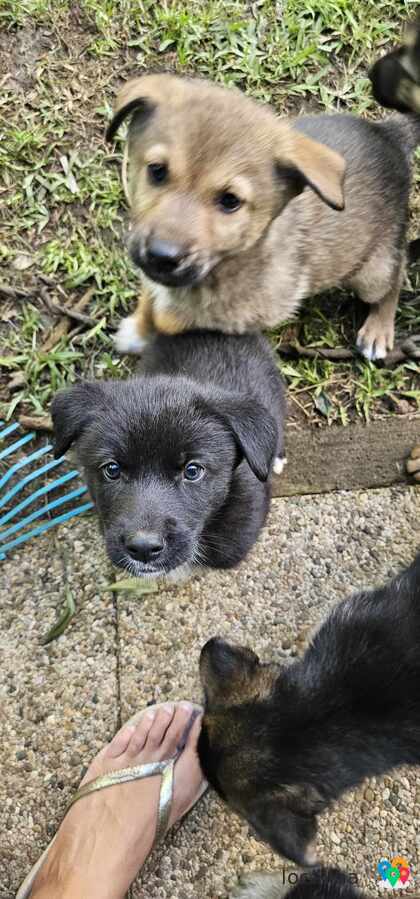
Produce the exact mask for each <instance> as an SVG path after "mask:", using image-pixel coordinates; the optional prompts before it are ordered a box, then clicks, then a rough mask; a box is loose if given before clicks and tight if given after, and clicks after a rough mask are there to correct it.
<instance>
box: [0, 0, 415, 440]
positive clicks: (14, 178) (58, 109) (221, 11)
mask: <svg viewBox="0 0 420 899" xmlns="http://www.w3.org/2000/svg"><path fill="white" fill-rule="evenodd" d="M414 12H415V4H414V2H411V0H378V2H376V0H305V2H304V3H302V2H301V0H278V2H276V0H254V2H247V0H226V2H223V0H193V2H192V3H191V4H189V5H187V4H185V3H184V0H162V2H161V3H156V2H155V0H79V2H78V3H72V2H70V0H3V2H2V4H1V6H0V29H2V34H1V35H0V50H1V53H0V80H1V81H2V93H1V96H0V172H1V182H0V204H1V207H0V216H1V219H0V229H1V230H0V281H1V282H3V283H6V284H7V285H10V284H13V285H15V286H16V287H18V288H19V287H20V288H21V289H24V290H25V291H26V292H27V297H26V298H22V297H20V298H18V299H17V300H16V301H14V300H13V299H9V298H7V297H6V299H5V301H4V302H3V305H2V308H1V309H0V341H1V343H2V348H1V350H0V408H1V413H2V414H3V416H4V415H5V416H6V417H7V416H10V415H11V414H13V412H14V411H15V410H17V411H19V410H22V411H23V410H24V409H28V410H35V411H36V412H41V411H42V410H45V409H46V407H47V406H48V404H49V402H50V400H51V397H52V394H53V392H54V391H55V389H56V388H57V387H60V386H62V385H63V384H65V383H67V382H70V381H72V380H74V379H75V378H77V377H80V376H81V375H87V376H90V377H92V376H103V377H108V376H109V377H115V376H118V375H121V376H125V375H126V373H127V371H129V370H130V364H129V363H127V361H126V360H121V359H119V358H118V357H117V356H116V354H115V353H114V351H113V345H112V329H113V328H114V327H115V326H116V324H117V323H118V320H119V318H120V317H121V316H122V315H124V314H125V313H126V311H127V310H128V309H130V308H131V307H132V305H133V304H134V302H135V294H136V292H137V284H138V281H137V276H136V275H135V273H134V272H133V270H132V268H131V266H130V264H129V262H128V259H127V256H126V253H125V251H124V232H125V229H126V210H125V208H124V203H123V198H122V191H121V187H120V177H119V165H120V159H121V153H120V151H117V152H111V151H110V150H109V148H108V147H106V146H105V143H104V138H103V135H104V130H105V124H106V121H107V120H108V119H109V116H110V114H111V105H112V100H113V96H114V94H115V90H116V88H117V86H118V84H119V83H120V81H121V79H124V78H128V77H130V76H131V75H133V74H134V73H136V72H137V73H138V72H141V71H145V70H151V69H153V70H156V69H163V70H168V69H170V70H172V71H176V72H189V73H194V72H196V73H198V74H200V75H202V76H206V77H208V78H211V79H214V80H216V81H219V82H222V83H225V84H227V85H229V84H235V85H237V86H238V87H240V88H241V89H243V90H245V91H246V92H248V93H250V94H251V95H253V96H255V97H257V98H259V99H261V100H265V101H269V102H271V103H273V104H274V106H275V107H276V109H278V111H279V112H280V113H290V112H291V113H293V114H295V113H297V112H299V111H301V110H304V109H312V110H317V109H321V108H322V109H325V108H326V109H336V110H337V109H338V110H342V111H344V110H349V111H352V112H358V113H362V114H365V115H374V116H375V115H378V110H377V109H376V108H375V105H374V103H373V102H372V100H371V96H370V89H369V84H368V81H367V77H366V75H367V69H368V66H369V65H370V63H371V61H372V59H373V58H374V57H376V56H377V54H378V52H381V51H382V50H383V49H384V48H385V47H387V46H388V45H390V44H392V42H393V41H395V39H396V37H397V36H398V34H399V33H400V31H401V25H402V23H403V22H404V21H405V20H406V19H407V18H409V17H410V16H411V15H412V14H413V13H414ZM415 177H416V180H418V179H419V175H418V173H417V174H416V176H415ZM419 219H420V200H419V195H418V192H417V194H415V195H414V197H413V230H414V233H415V232H416V230H418V221H419ZM45 277H47V279H49V280H48V283H47V285H46V284H45V280H44V281H43V280H42V278H45ZM92 286H93V287H94V288H95V290H94V293H93V296H92V298H91V300H90V303H89V307H88V309H86V310H85V312H87V313H88V315H89V316H90V318H92V319H94V323H93V324H92V325H89V326H87V327H83V326H79V327H77V326H75V324H74V323H72V327H71V328H70V330H69V332H68V334H66V335H65V336H63V337H61V338H60V340H59V341H58V342H57V344H56V345H55V346H54V347H53V349H52V350H50V351H49V352H45V351H44V350H43V344H44V343H45V340H46V338H47V337H48V336H49V335H50V333H51V329H52V328H53V327H54V326H55V325H56V323H57V319H56V318H55V317H54V316H53V315H52V314H51V308H50V307H48V304H47V305H46V304H45V302H44V301H43V292H42V290H41V288H43V290H44V293H45V290H46V291H47V293H48V296H49V298H50V300H51V301H52V302H59V303H61V304H66V303H67V304H68V305H73V304H74V303H75V302H77V301H78V300H79V299H80V297H81V295H82V294H83V293H84V291H86V289H87V288H90V287H92ZM419 287H420V284H419V283H418V275H415V274H413V273H412V274H411V282H410V284H409V285H408V286H407V290H406V293H405V296H404V300H403V302H402V303H401V306H400V310H399V314H398V330H399V333H400V334H409V333H418V332H420V305H419V303H418V302H416V296H417V292H418V289H419ZM347 299H348V298H347ZM347 299H344V298H343V300H341V298H338V299H337V297H335V299H334V300H333V301H332V300H331V299H329V298H328V297H327V298H325V299H324V298H319V297H317V298H315V299H314V300H312V301H310V302H309V303H306V304H305V307H304V309H303V310H302V314H301V315H300V317H299V319H298V320H297V322H295V323H292V324H290V323H288V324H286V325H284V326H282V328H279V329H277V331H276V332H275V333H274V334H273V340H274V341H275V342H278V340H279V337H282V338H283V339H285V340H289V341H292V340H293V339H296V338H298V339H299V342H300V343H301V344H303V345H306V346H311V347H327V348H330V349H331V348H332V349H333V348H336V347H339V346H347V345H349V343H350V344H351V342H352V341H353V340H354V335H355V331H356V328H357V325H358V324H359V323H360V322H359V321H358V317H359V319H360V314H359V312H358V311H357V310H356V307H355V305H354V304H353V303H352V302H348V301H347ZM279 364H280V365H281V367H282V368H283V371H284V373H285V376H286V378H287V380H288V382H289V386H290V395H291V407H292V409H295V410H296V414H298V415H299V416H302V417H304V418H309V419H311V420H313V421H316V422H318V423H321V424H322V423H325V422H328V423H330V422H333V421H337V422H341V423H343V424H345V423H347V421H348V420H350V419H351V418H352V417H354V416H355V415H362V416H364V417H365V418H366V417H368V416H370V415H375V414H389V405H390V399H391V400H392V401H393V402H394V404H395V405H396V407H397V406H398V402H400V403H404V402H405V403H406V404H407V408H408V409H415V408H417V406H418V403H419V400H420V392H419V370H418V366H417V365H415V364H414V363H406V364H405V365H401V366H399V367H398V368H395V369H392V370H384V369H380V368H376V367H374V366H372V365H369V364H368V363H366V362H364V361H363V360H360V359H355V360H353V361H351V362H339V363H336V362H331V361H329V360H325V359H321V358H317V359H304V358H297V359H296V358H288V359H285V358H284V357H281V358H280V359H279ZM18 372H21V373H22V374H23V382H21V383H19V379H18V387H16V374H17V373H18ZM11 378H12V387H10V386H9V385H10V379H11ZM402 408H406V407H404V406H403V407H402Z"/></svg>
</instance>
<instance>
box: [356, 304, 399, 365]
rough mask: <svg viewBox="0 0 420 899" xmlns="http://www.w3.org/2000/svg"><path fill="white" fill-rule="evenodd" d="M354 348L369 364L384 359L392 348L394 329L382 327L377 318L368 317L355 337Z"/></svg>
mask: <svg viewBox="0 0 420 899" xmlns="http://www.w3.org/2000/svg"><path fill="white" fill-rule="evenodd" d="M356 346H357V349H358V350H359V352H360V353H361V354H362V356H364V357H365V359H368V360H369V361H370V362H375V361H377V360H378V359H385V358H386V356H387V355H388V353H390V352H391V350H392V349H393V347H394V328H393V326H392V325H390V326H388V327H384V325H383V324H381V322H379V321H378V319H377V317H375V316H370V315H368V317H367V319H366V321H365V323H364V325H363V327H362V328H360V331H359V333H358V335H357V340H356Z"/></svg>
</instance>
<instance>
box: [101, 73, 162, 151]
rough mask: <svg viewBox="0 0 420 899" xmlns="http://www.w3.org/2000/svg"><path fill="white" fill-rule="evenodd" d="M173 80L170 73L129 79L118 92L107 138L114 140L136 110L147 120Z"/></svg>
mask: <svg viewBox="0 0 420 899" xmlns="http://www.w3.org/2000/svg"><path fill="white" fill-rule="evenodd" d="M173 80H174V79H173V78H171V76H170V75H144V76H143V77H142V78H133V79H132V80H131V81H127V83H126V84H124V85H123V87H122V88H121V90H120V91H119V93H118V94H117V98H116V101H115V104H114V115H113V117H112V119H111V122H110V124H109V125H108V128H107V130H106V134H105V137H106V140H108V141H111V140H113V138H114V137H115V135H116V133H117V131H118V128H119V127H120V125H121V124H122V122H123V121H124V120H125V119H126V118H127V116H129V115H130V113H132V112H134V111H135V110H137V111H138V113H139V114H140V119H141V121H146V119H148V118H149V116H151V115H152V113H153V112H154V110H155V109H156V106H157V105H158V103H159V101H160V100H161V99H162V97H163V96H164V94H167V89H168V87H169V82H170V81H173ZM165 87H166V90H165Z"/></svg>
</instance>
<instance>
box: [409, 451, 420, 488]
mask: <svg viewBox="0 0 420 899" xmlns="http://www.w3.org/2000/svg"><path fill="white" fill-rule="evenodd" d="M406 468H407V471H408V474H412V475H413V478H414V480H415V481H420V444H419V446H415V447H414V449H413V450H411V453H410V455H409V457H408V459H407V463H406Z"/></svg>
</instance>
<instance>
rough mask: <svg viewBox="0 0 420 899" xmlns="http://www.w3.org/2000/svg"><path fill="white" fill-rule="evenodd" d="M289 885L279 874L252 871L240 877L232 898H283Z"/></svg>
mask: <svg viewBox="0 0 420 899" xmlns="http://www.w3.org/2000/svg"><path fill="white" fill-rule="evenodd" d="M287 889H288V887H287V885H284V884H283V879H282V877H281V875H279V874H269V873H268V872H265V871H251V872H250V873H249V874H243V875H242V877H240V878H239V881H238V886H237V887H236V888H235V890H234V891H233V893H232V899H281V897H282V896H284V895H285V894H286V892H287Z"/></svg>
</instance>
